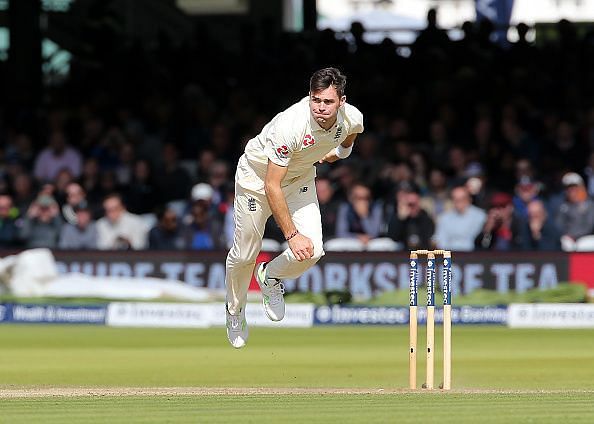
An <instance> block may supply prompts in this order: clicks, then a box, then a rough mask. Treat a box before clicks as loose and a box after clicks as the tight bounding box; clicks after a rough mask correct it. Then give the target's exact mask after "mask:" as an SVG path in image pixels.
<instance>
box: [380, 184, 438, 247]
mask: <svg viewBox="0 0 594 424" xmlns="http://www.w3.org/2000/svg"><path fill="white" fill-rule="evenodd" d="M434 231H435V224H434V223H433V220H432V219H431V217H430V216H429V214H428V213H427V211H425V210H424V209H422V208H421V196H420V194H419V191H418V189H417V188H416V187H412V188H411V190H408V191H407V192H406V193H405V194H404V196H401V197H400V199H399V202H398V205H397V207H396V210H395V211H394V213H393V215H392V217H391V218H390V221H389V223H388V234H387V236H388V237H390V238H391V239H392V240H394V241H396V242H399V243H402V245H404V246H405V248H406V249H409V250H417V249H433V247H434V243H433V233H434Z"/></svg>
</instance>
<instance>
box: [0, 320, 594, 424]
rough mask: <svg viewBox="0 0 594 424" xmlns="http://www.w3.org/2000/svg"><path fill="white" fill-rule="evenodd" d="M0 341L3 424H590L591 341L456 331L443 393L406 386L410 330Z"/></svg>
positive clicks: (85, 335) (584, 334) (21, 333)
mask: <svg viewBox="0 0 594 424" xmlns="http://www.w3.org/2000/svg"><path fill="white" fill-rule="evenodd" d="M422 334H423V333H422V332H421V333H420V336H422ZM439 336H440V334H438V335H437V341H438V342H439V341H440V340H441V338H440V337H439ZM0 340H1V346H0V422H2V423H4V422H7V423H31V422H44V423H63V422H172V423H178V422H230V421H231V420H233V421H241V422H258V423H267V422H440V423H450V422H451V423H476V422H484V423H509V422H530V423H548V422H550V423H556V422H564V423H573V422H583V423H591V422H594V331H592V330H510V329H507V328H503V327H478V326H475V327H455V328H454V334H453V358H454V360H453V388H454V390H453V391H452V392H450V393H444V392H439V391H435V392H431V393H427V392H421V391H419V392H411V391H408V390H406V389H405V387H406V385H407V381H408V354H407V344H408V329H407V328H405V327H328V328H313V329H290V330H289V329H261V328H253V329H251V334H250V344H249V345H248V346H247V347H246V348H245V349H243V350H239V351H236V350H234V349H232V348H231V347H229V346H228V345H227V341H226V338H225V334H224V329H222V328H219V329H209V330H178V329H175V330H173V329H118V328H108V327H91V326H48V325H38V326H31V325H3V326H0ZM423 343H424V340H422V339H420V340H419V346H422V345H423ZM438 345H439V344H438ZM419 350H420V352H422V349H419ZM422 356H423V355H421V354H420V355H419V357H420V359H421V360H420V361H419V385H420V383H421V382H422V378H423V374H424V363H423V360H422V359H423V358H422ZM436 357H437V358H440V351H439V350H438V351H437V352H436ZM440 372H441V363H440V361H436V376H439V375H440ZM436 384H439V377H437V378H436ZM151 388H152V389H151Z"/></svg>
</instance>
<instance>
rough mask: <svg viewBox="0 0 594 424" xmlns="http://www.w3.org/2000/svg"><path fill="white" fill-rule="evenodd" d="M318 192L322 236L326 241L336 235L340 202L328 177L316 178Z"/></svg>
mask: <svg viewBox="0 0 594 424" xmlns="http://www.w3.org/2000/svg"><path fill="white" fill-rule="evenodd" d="M316 192H317V193H318V203H319V204H320V215H321V216H322V234H323V235H324V241H326V240H329V239H331V238H334V237H335V235H336V220H337V218H338V207H339V202H338V201H337V200H336V199H335V198H334V187H333V185H332V182H331V181H330V179H328V178H326V177H318V178H316Z"/></svg>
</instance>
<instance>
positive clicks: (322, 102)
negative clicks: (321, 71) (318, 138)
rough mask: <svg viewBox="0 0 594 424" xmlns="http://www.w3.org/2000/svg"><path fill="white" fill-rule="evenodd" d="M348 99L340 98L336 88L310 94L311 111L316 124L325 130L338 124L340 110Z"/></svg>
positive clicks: (331, 87)
mask: <svg viewBox="0 0 594 424" xmlns="http://www.w3.org/2000/svg"><path fill="white" fill-rule="evenodd" d="M345 101H346V97H345V96H342V97H338V93H337V92H336V88H334V87H333V86H330V87H328V88H325V89H324V90H319V91H316V92H314V93H309V109H310V110H311V115H312V116H313V117H314V119H315V120H316V122H317V123H318V124H319V125H320V126H321V127H322V128H325V129H328V128H330V127H331V126H332V125H334V122H336V115H337V114H338V109H339V108H340V107H341V106H342V105H343V104H344V102H345Z"/></svg>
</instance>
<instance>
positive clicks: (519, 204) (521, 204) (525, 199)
mask: <svg viewBox="0 0 594 424" xmlns="http://www.w3.org/2000/svg"><path fill="white" fill-rule="evenodd" d="M539 193H540V184H539V183H538V182H537V181H535V180H534V179H532V177H529V176H522V177H520V179H519V180H518V182H517V183H516V186H515V188H514V197H513V199H512V202H513V204H514V213H515V214H516V215H517V216H519V217H520V218H523V219H528V204H529V203H530V202H531V201H533V200H538V199H539V196H538V195H539Z"/></svg>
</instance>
